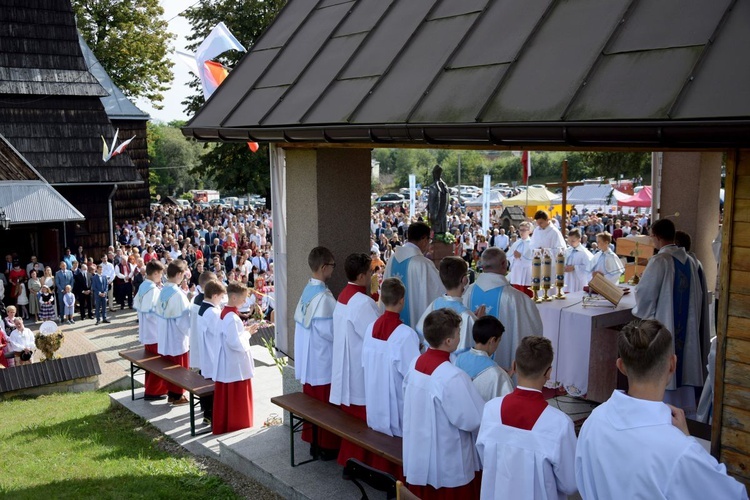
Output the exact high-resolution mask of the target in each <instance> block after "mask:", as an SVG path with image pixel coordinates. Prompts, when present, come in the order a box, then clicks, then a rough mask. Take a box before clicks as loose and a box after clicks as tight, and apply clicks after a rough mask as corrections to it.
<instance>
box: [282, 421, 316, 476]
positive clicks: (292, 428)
mask: <svg viewBox="0 0 750 500" xmlns="http://www.w3.org/2000/svg"><path fill="white" fill-rule="evenodd" d="M295 420H296V422H295ZM306 423H307V421H306V420H305V419H304V418H300V417H298V416H297V415H295V414H294V413H292V412H289V443H290V452H291V454H292V458H291V463H292V467H297V466H298V465H304V464H307V463H310V462H314V461H316V460H318V426H317V425H313V442H312V446H313V448H312V449H313V457H312V458H311V459H309V460H305V461H303V462H300V463H298V464H295V463H294V434H295V433H297V432H302V426H303V425H304V424H306Z"/></svg>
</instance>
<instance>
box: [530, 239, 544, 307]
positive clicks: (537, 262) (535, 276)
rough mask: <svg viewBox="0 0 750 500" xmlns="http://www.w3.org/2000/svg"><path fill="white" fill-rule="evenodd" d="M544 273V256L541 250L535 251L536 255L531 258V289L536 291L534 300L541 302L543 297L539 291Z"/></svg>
mask: <svg viewBox="0 0 750 500" xmlns="http://www.w3.org/2000/svg"><path fill="white" fill-rule="evenodd" d="M541 274H542V257H541V256H540V255H539V252H537V251H534V257H533V258H532V259H531V290H532V291H533V292H534V297H533V298H534V302H537V303H539V302H541V301H542V299H541V298H540V297H539V296H538V292H539V289H540V288H541V287H540V284H541Z"/></svg>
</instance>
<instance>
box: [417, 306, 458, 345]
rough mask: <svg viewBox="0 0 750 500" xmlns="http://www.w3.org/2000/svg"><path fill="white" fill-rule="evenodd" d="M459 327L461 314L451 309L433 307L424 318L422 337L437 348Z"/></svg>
mask: <svg viewBox="0 0 750 500" xmlns="http://www.w3.org/2000/svg"><path fill="white" fill-rule="evenodd" d="M460 327H461V316H459V315H458V313H457V312H456V311H454V310H453V309H435V310H434V311H432V312H431V313H430V314H428V315H427V317H426V318H425V319H424V325H423V328H424V338H425V340H426V341H427V343H428V344H430V347H432V348H437V347H440V345H441V344H442V343H443V342H445V339H447V338H450V337H452V336H453V335H454V334H455V333H456V331H457V330H458V329H459V328H460Z"/></svg>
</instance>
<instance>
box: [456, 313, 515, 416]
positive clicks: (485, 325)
mask: <svg viewBox="0 0 750 500" xmlns="http://www.w3.org/2000/svg"><path fill="white" fill-rule="evenodd" d="M504 331H505V327H504V326H503V324H502V323H500V320H499V319H497V318H496V317H494V316H484V317H481V318H479V319H478V320H477V321H476V323H474V326H473V328H472V331H471V335H472V338H473V339H474V347H472V348H471V349H469V350H468V351H466V352H464V353H463V354H459V356H458V357H457V358H456V366H457V367H459V368H461V369H462V370H463V371H465V372H466V374H467V375H468V376H469V377H471V381H472V383H473V384H474V387H476V388H477V391H478V392H479V395H480V396H482V399H484V400H485V401H489V400H490V399H493V398H496V397H498V396H505V395H506V394H509V393H511V392H513V381H512V380H511V379H510V375H508V372H506V371H505V370H503V369H502V368H500V367H499V366H498V365H497V363H495V360H494V359H492V355H493V354H495V351H496V350H497V346H498V345H500V339H501V338H502V336H503V332H504Z"/></svg>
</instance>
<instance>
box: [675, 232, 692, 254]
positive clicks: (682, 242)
mask: <svg viewBox="0 0 750 500" xmlns="http://www.w3.org/2000/svg"><path fill="white" fill-rule="evenodd" d="M674 244H675V245H677V246H678V247H681V248H684V249H685V251H686V252H689V251H690V247H692V246H693V239H692V238H691V237H690V235H689V234H688V233H686V232H685V231H675V232H674Z"/></svg>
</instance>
